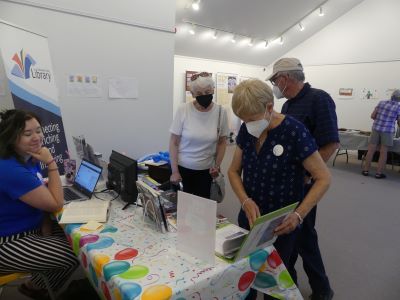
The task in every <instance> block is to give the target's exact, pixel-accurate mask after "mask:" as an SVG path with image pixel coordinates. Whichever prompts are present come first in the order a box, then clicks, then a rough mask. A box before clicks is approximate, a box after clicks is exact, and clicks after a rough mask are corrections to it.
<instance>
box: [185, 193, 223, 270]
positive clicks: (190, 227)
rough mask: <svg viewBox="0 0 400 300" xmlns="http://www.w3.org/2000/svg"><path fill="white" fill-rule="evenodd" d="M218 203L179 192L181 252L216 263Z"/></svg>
mask: <svg viewBox="0 0 400 300" xmlns="http://www.w3.org/2000/svg"><path fill="white" fill-rule="evenodd" d="M216 215H217V203H216V202H215V201H213V200H209V199H205V198H202V197H198V196H195V195H192V194H188V193H185V192H181V191H178V245H177V249H178V250H179V251H182V252H185V253H187V254H190V255H192V256H195V257H197V258H199V259H201V260H203V261H205V262H207V263H209V264H214V263H215V253H214V251H215V231H216Z"/></svg>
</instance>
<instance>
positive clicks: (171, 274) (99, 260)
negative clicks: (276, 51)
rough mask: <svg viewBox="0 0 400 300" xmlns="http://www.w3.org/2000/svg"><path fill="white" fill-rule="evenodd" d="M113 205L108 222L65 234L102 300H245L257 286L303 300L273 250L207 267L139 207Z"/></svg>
mask: <svg viewBox="0 0 400 300" xmlns="http://www.w3.org/2000/svg"><path fill="white" fill-rule="evenodd" d="M123 206H124V203H123V202H120V201H119V200H116V201H113V202H112V207H111V209H110V215H109V221H108V223H106V224H104V226H103V227H101V228H100V229H98V230H94V231H82V230H80V227H81V226H82V225H83V224H68V225H66V226H65V228H64V230H65V232H66V234H67V238H68V240H69V241H70V243H71V246H72V248H73V250H74V252H75V254H76V255H77V257H78V258H79V259H80V261H81V263H82V266H83V268H84V269H85V271H86V273H87V276H88V278H89V279H90V281H91V282H92V283H93V286H94V287H95V288H96V290H97V292H98V293H99V295H101V298H102V299H107V300H169V299H171V300H195V299H203V300H204V299H210V300H214V299H215V300H220V299H244V298H245V296H246V295H247V294H248V291H249V289H250V288H256V289H258V290H260V291H262V292H264V293H267V294H269V295H274V297H276V298H278V299H302V297H301V294H300V292H299V290H298V289H297V287H296V285H295V284H294V282H293V280H292V279H291V277H290V275H289V273H288V271H287V270H286V267H285V266H284V264H283V263H282V260H281V258H280V256H279V254H278V252H277V251H276V250H275V248H274V247H273V246H271V247H267V248H265V249H262V250H259V251H257V252H255V253H253V254H251V255H249V256H248V257H247V258H244V259H241V260H239V261H237V262H235V263H233V264H232V263H227V262H225V261H223V260H221V259H219V258H217V259H216V262H215V264H214V265H209V264H207V263H205V262H203V261H200V260H198V259H196V258H194V257H190V256H188V255H186V254H181V253H180V252H179V251H177V250H176V242H177V234H176V233H165V234H161V233H158V232H156V231H155V230H154V227H152V226H151V225H149V223H146V222H147V221H146V220H145V219H143V217H142V211H141V208H139V207H135V206H129V207H128V208H127V209H126V210H122V207H123Z"/></svg>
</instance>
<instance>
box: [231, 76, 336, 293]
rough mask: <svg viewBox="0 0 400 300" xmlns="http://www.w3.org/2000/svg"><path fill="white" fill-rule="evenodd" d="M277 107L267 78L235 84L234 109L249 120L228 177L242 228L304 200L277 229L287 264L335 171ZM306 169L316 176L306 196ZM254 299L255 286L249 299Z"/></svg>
mask: <svg viewBox="0 0 400 300" xmlns="http://www.w3.org/2000/svg"><path fill="white" fill-rule="evenodd" d="M273 107H274V98H273V94H272V91H271V88H270V87H269V86H268V85H267V84H266V83H264V82H262V81H261V80H256V79H254V80H246V81H243V82H241V83H240V84H239V85H238V86H237V87H236V88H235V91H234V94H233V98H232V109H233V112H234V113H235V115H237V116H238V117H239V118H240V119H241V120H243V124H242V125H241V127H240V130H239V134H238V136H237V140H236V143H237V146H236V149H235V153H234V156H233V159H232V163H231V165H230V167H229V170H228V175H229V180H230V183H231V185H232V188H233V191H234V192H235V194H236V196H237V197H238V199H239V201H240V203H241V206H242V209H241V210H240V213H239V216H238V223H239V226H240V227H243V228H246V229H249V228H250V227H251V226H252V224H253V223H254V221H255V220H256V218H257V217H260V216H261V215H264V214H267V213H269V212H272V211H275V210H277V209H280V208H282V207H285V206H287V205H290V204H292V203H295V202H299V205H298V206H297V208H296V209H295V211H294V212H293V213H291V214H289V215H288V217H287V218H286V219H285V220H284V221H283V222H282V223H281V224H280V225H279V226H278V227H277V228H276V229H275V234H276V235H278V236H279V237H278V239H277V240H276V241H275V243H274V246H275V247H276V249H277V251H278V253H279V254H280V256H281V258H282V261H283V262H284V263H285V265H287V264H288V263H289V260H290V257H291V253H292V251H293V247H294V244H295V241H296V234H297V231H298V229H297V228H298V226H299V225H300V224H301V223H302V222H303V220H304V219H305V218H306V216H307V214H308V213H309V212H310V211H311V210H312V209H313V207H315V205H316V204H317V203H318V201H319V200H320V199H321V198H322V196H323V195H324V194H325V192H326V191H327V190H328V187H329V184H330V173H329V171H328V168H327V167H326V165H325V163H324V161H323V160H322V158H321V156H320V154H319V153H318V151H317V146H316V144H315V142H314V139H313V138H312V136H311V135H310V133H309V132H308V130H307V129H306V128H305V126H304V125H303V124H301V123H300V122H299V121H297V120H295V119H294V118H292V117H290V116H285V115H282V114H280V113H278V112H276V111H275V110H274V109H273ZM305 170H307V171H308V172H309V173H310V174H311V175H312V176H313V178H314V180H315V184H314V185H313V187H312V188H311V190H310V192H309V193H308V194H307V195H306V197H304V176H305ZM242 174H243V176H242ZM241 176H242V177H241ZM303 199H304V200H303ZM254 297H255V291H253V290H252V291H251V292H250V294H249V296H248V297H247V299H255V298H254ZM265 299H270V297H269V296H265Z"/></svg>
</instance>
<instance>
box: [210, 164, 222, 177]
mask: <svg viewBox="0 0 400 300" xmlns="http://www.w3.org/2000/svg"><path fill="white" fill-rule="evenodd" d="M219 172H220V168H219V167H211V168H210V175H211V177H212V178H217V177H218V174H219Z"/></svg>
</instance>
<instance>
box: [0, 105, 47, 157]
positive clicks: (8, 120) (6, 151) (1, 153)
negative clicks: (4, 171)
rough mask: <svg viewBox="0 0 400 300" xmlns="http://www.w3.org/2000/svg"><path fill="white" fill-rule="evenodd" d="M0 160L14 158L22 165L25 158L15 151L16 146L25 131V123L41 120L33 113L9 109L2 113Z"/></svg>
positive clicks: (0, 117)
mask: <svg viewBox="0 0 400 300" xmlns="http://www.w3.org/2000/svg"><path fill="white" fill-rule="evenodd" d="M0 119H1V121H0V158H10V157H12V156H14V157H15V158H16V159H17V160H18V161H20V162H21V163H23V162H24V159H23V157H21V155H19V154H18V153H17V152H16V151H15V144H16V143H17V141H18V139H19V138H20V136H21V134H22V133H23V132H24V129H25V122H26V121H28V120H31V119H36V120H37V121H38V122H39V124H40V125H41V122H40V120H39V118H38V117H37V116H36V115H35V114H34V113H32V112H27V111H23V110H20V109H9V110H3V111H2V112H0Z"/></svg>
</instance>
